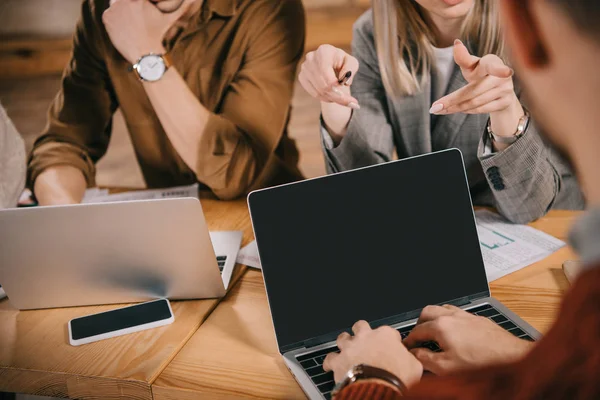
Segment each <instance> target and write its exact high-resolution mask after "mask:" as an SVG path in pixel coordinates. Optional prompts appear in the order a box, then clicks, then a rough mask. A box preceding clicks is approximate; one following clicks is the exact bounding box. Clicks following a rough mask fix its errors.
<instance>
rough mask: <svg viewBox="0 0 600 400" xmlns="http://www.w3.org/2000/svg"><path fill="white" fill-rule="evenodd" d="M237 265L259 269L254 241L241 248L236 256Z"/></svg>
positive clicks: (258, 259)
mask: <svg viewBox="0 0 600 400" xmlns="http://www.w3.org/2000/svg"><path fill="white" fill-rule="evenodd" d="M236 261H237V263H238V264H242V265H247V266H248V267H251V268H257V269H261V265H260V257H259V256H258V247H257V246H256V240H253V241H252V242H250V243H248V244H247V245H246V246H244V247H242V248H241V249H240V251H239V253H238V256H237V260H236Z"/></svg>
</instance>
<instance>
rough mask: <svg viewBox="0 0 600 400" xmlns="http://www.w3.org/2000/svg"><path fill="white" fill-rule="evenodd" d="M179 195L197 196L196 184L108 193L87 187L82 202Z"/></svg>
mask: <svg viewBox="0 0 600 400" xmlns="http://www.w3.org/2000/svg"><path fill="white" fill-rule="evenodd" d="M179 197H195V198H198V184H197V183H194V184H193V185H189V186H177V187H172V188H167V189H150V190H134V191H131V192H123V193H115V194H109V193H108V190H107V189H98V188H93V189H88V190H86V191H85V195H84V196H83V200H82V201H81V202H82V203H107V202H112V201H132V200H155V199H175V198H179Z"/></svg>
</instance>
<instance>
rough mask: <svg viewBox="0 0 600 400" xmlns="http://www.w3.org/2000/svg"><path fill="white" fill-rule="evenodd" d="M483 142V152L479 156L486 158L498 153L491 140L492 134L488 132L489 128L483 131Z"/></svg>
mask: <svg viewBox="0 0 600 400" xmlns="http://www.w3.org/2000/svg"><path fill="white" fill-rule="evenodd" d="M481 140H482V143H483V152H482V153H481V155H480V156H479V157H480V158H481V159H482V160H485V159H486V158H490V157H491V156H493V155H494V153H496V151H495V150H494V146H493V145H492V141H491V140H490V135H488V133H487V128H486V129H485V130H484V131H483V138H482V139H481Z"/></svg>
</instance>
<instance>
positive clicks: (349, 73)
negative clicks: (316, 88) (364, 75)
mask: <svg viewBox="0 0 600 400" xmlns="http://www.w3.org/2000/svg"><path fill="white" fill-rule="evenodd" d="M351 76H352V71H348V72H346V74H345V75H344V77H343V78H342V79H340V80H339V81H338V83H339V84H340V85H345V84H346V83H347V82H348V80H349V79H350V77H351Z"/></svg>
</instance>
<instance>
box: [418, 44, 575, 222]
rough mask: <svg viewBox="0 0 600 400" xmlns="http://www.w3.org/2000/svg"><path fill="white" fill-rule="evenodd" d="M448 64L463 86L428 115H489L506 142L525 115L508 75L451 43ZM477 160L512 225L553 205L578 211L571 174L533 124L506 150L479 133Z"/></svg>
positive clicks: (496, 63) (492, 58) (497, 63)
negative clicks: (455, 69)
mask: <svg viewBox="0 0 600 400" xmlns="http://www.w3.org/2000/svg"><path fill="white" fill-rule="evenodd" d="M454 58H455V61H456V63H457V64H458V65H459V66H460V68H461V72H462V74H463V76H464V77H465V79H466V80H467V82H468V84H467V85H466V86H464V87H462V88H460V89H458V90H457V91H455V92H453V93H450V94H448V95H446V96H444V97H442V98H441V99H438V100H436V101H435V102H434V103H433V105H432V107H431V110H430V112H432V113H434V114H441V115H445V114H453V113H466V114H489V121H490V125H491V129H492V131H493V132H494V134H495V135H496V136H498V137H504V138H511V137H514V135H515V134H516V133H517V126H518V125H519V121H520V119H521V117H523V116H524V114H525V111H524V108H523V106H522V100H521V98H520V96H519V90H518V89H515V84H514V82H513V78H514V77H513V71H512V70H511V69H510V68H509V67H508V66H507V65H505V63H504V62H503V61H502V60H501V59H500V58H499V57H498V56H496V55H493V54H488V55H486V56H484V57H481V58H480V57H476V56H473V55H471V54H470V53H469V51H468V49H467V48H466V46H465V45H464V44H463V43H462V42H461V41H460V40H456V41H455V44H454ZM481 135H482V140H481V141H480V144H479V149H478V157H479V160H480V162H481V166H482V168H483V171H484V173H485V176H486V178H487V181H488V184H489V187H490V190H491V192H492V194H493V196H494V205H495V207H496V208H497V209H498V211H499V212H500V213H501V214H502V215H504V216H505V217H506V218H508V219H509V220H510V221H512V222H516V223H527V222H531V221H532V220H535V219H537V218H539V217H542V216H543V215H545V214H546V212H547V211H548V210H549V209H550V208H551V207H553V206H554V205H555V204H556V205H558V206H560V207H562V208H570V209H573V208H575V209H581V208H583V206H584V200H583V196H582V194H581V192H580V190H579V188H578V187H577V182H576V179H575V177H574V176H573V173H572V171H570V168H569V167H568V166H567V165H566V163H565V162H564V161H563V160H561V159H560V157H559V156H558V155H556V154H552V153H553V151H552V150H550V148H549V147H548V145H546V144H545V143H543V141H542V139H541V138H540V136H539V134H538V128H537V126H536V124H535V122H534V121H531V120H530V122H529V126H528V128H527V130H526V132H525V134H524V135H523V136H521V138H520V139H517V140H516V141H515V142H514V143H512V144H507V143H501V142H500V141H496V140H493V141H490V139H489V138H488V133H487V129H485V131H484V132H481Z"/></svg>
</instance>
